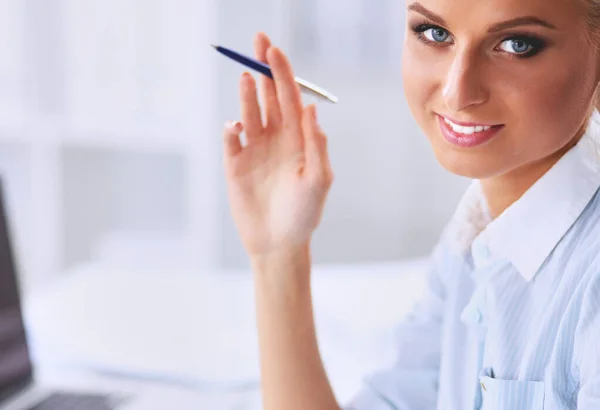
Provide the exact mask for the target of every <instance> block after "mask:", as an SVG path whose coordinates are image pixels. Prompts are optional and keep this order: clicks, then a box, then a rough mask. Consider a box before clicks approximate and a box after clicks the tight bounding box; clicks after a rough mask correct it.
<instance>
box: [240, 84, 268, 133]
mask: <svg viewBox="0 0 600 410" xmlns="http://www.w3.org/2000/svg"><path fill="white" fill-rule="evenodd" d="M240 99H241V100H242V122H243V123H244V128H245V130H246V139H247V141H248V144H252V143H253V142H254V141H256V140H257V139H258V138H259V137H260V135H261V134H262V132H263V126H262V119H261V116H260V105H259V103H258V96H257V95H256V81H254V78H253V77H252V75H250V74H249V73H244V74H243V75H242V78H241V80H240Z"/></svg>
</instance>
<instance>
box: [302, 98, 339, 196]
mask: <svg viewBox="0 0 600 410" xmlns="http://www.w3.org/2000/svg"><path fill="white" fill-rule="evenodd" d="M302 131H303V133H304V138H305V152H306V169H307V172H308V177H309V178H310V179H311V180H312V181H313V182H316V183H318V184H321V185H322V187H323V188H325V189H328V188H329V186H330V185H331V183H332V180H333V173H332V171H331V164H330V162H329V153H328V150H327V136H326V135H325V133H324V132H323V130H322V129H321V127H320V126H319V123H318V121H317V108H316V106H315V105H314V104H311V105H309V106H308V107H306V108H305V109H304V112H303V118H302Z"/></svg>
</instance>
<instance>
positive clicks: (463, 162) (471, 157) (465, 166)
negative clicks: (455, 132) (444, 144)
mask: <svg viewBox="0 0 600 410" xmlns="http://www.w3.org/2000/svg"><path fill="white" fill-rule="evenodd" d="M435 156H436V158H437V160H438V162H439V163H440V165H441V166H442V167H443V168H444V169H445V170H446V171H448V172H450V173H452V174H454V175H457V176H461V177H465V178H471V179H487V178H490V177H493V176H496V175H498V174H501V173H502V172H501V171H499V170H498V169H497V167H494V166H493V164H492V163H491V162H490V161H486V160H485V158H482V157H481V156H478V155H475V153H469V152H464V151H462V152H461V151H455V150H435Z"/></svg>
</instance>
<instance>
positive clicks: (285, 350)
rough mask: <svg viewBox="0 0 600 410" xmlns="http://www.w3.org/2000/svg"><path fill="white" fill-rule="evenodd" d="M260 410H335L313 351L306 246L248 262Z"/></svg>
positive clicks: (313, 332) (325, 376) (327, 382)
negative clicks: (254, 315) (257, 350)
mask: <svg viewBox="0 0 600 410" xmlns="http://www.w3.org/2000/svg"><path fill="white" fill-rule="evenodd" d="M252 268H253V271H254V280H255V295H256V307H257V324H258V334H259V345H260V367H261V385H262V387H261V388H262V397H263V405H264V409H265V410H307V409H310V410H339V409H340V407H339V405H338V403H337V401H336V398H335V395H334V393H333V391H332V388H331V385H330V383H329V380H328V379H327V375H326V372H325V369H324V367H323V362H322V360H321V357H320V354H319V349H318V346H317V338H316V332H315V324H314V316H313V309H312V298H311V287H310V269H311V258H310V246H308V245H306V246H301V247H299V248H297V249H294V250H290V251H286V252H280V253H278V254H276V255H270V256H265V257H261V258H253V260H252Z"/></svg>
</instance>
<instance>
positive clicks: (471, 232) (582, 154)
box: [345, 112, 600, 410]
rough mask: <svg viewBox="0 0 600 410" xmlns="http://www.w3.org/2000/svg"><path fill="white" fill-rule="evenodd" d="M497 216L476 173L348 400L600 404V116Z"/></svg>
mask: <svg viewBox="0 0 600 410" xmlns="http://www.w3.org/2000/svg"><path fill="white" fill-rule="evenodd" d="M597 122H598V112H595V114H594V116H593V118H592V121H591V122H590V127H589V128H588V131H587V132H586V134H585V136H584V137H583V138H582V139H581V141H580V142H579V143H578V144H577V145H576V146H575V147H574V148H572V149H571V150H570V151H569V152H568V153H567V154H565V155H564V156H563V157H562V158H561V159H560V160H559V161H558V162H557V164H556V165H555V166H554V167H553V168H552V169H551V170H549V171H548V172H547V173H546V174H545V175H544V176H543V177H542V178H541V179H540V180H538V181H537V182H536V183H535V184H534V185H533V186H532V187H531V188H530V189H529V190H528V191H527V192H526V193H525V194H524V195H523V196H522V197H521V198H520V199H519V200H518V201H516V202H515V203H514V204H512V205H511V206H510V207H509V208H508V209H507V210H506V211H505V212H504V213H502V214H501V215H500V216H499V217H498V218H496V219H494V220H493V221H491V222H490V218H489V214H488V213H487V206H486V204H485V200H484V197H483V195H482V193H481V187H480V184H479V182H478V181H474V182H473V184H472V185H471V186H470V188H469V189H468V190H467V192H466V193H465V195H464V197H463V199H462V201H461V203H460V204H459V206H458V208H457V211H456V214H455V216H454V218H453V219H452V220H451V222H450V223H449V225H448V226H447V227H446V229H445V231H444V233H443V235H442V238H441V239H440V242H439V243H438V245H437V247H436V249H435V251H434V252H433V257H432V267H431V269H430V272H429V275H428V280H427V287H426V292H425V294H424V295H423V297H422V299H421V300H420V302H419V303H417V304H416V305H415V306H414V308H413V309H412V311H411V313H410V314H409V315H408V316H407V317H406V318H405V319H404V321H403V322H402V323H401V324H400V325H399V327H398V329H397V348H398V355H397V360H396V362H395V363H394V365H393V366H391V367H390V368H389V369H385V370H382V371H381V372H378V373H376V374H371V375H369V376H368V377H367V378H366V379H365V387H364V389H363V390H362V391H361V392H359V393H358V394H357V395H356V397H355V398H354V399H353V400H352V401H351V402H350V403H347V405H346V407H345V409H347V410H349V409H352V410H394V409H399V410H421V409H423V410H425V409H429V410H433V409H437V410H442V409H443V410H464V409H484V410H491V409H498V410H521V409H522V410H525V409H526V410H542V409H544V410H559V409H561V410H563V409H579V410H598V409H600V191H599V187H600V126H599V124H598V123H597Z"/></svg>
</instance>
